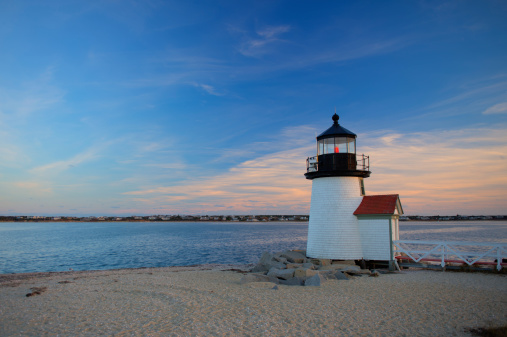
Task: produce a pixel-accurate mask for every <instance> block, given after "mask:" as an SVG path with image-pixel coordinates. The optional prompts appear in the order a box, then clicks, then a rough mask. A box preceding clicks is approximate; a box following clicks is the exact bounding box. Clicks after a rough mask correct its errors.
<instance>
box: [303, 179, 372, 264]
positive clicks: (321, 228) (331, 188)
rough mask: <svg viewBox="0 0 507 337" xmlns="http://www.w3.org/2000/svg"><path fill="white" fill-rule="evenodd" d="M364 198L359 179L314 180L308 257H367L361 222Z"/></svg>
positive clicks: (339, 258) (344, 258)
mask: <svg viewBox="0 0 507 337" xmlns="http://www.w3.org/2000/svg"><path fill="white" fill-rule="evenodd" d="M361 200H362V196H361V190H360V183H359V178H358V177H322V178H318V179H313V180H312V199H311V205H310V221H309V225H308V243H307V255H308V256H309V257H314V258H324V259H337V260H341V259H343V260H346V259H361V258H363V252H362V245H361V237H360V235H361V234H360V231H359V226H358V219H357V217H356V216H355V215H354V214H353V213H354V211H355V210H356V208H357V207H358V206H359V204H360V203H361Z"/></svg>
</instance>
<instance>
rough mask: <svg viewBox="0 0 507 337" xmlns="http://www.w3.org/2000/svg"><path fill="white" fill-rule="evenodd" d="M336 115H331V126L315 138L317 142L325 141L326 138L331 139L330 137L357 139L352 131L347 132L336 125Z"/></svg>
mask: <svg viewBox="0 0 507 337" xmlns="http://www.w3.org/2000/svg"><path fill="white" fill-rule="evenodd" d="M339 118H340V117H338V115H337V114H336V113H335V114H334V115H333V122H334V123H333V125H332V126H331V127H330V128H329V129H327V130H326V131H324V132H322V133H321V134H320V135H318V136H317V140H321V139H326V138H332V137H352V138H357V135H356V134H355V133H353V132H352V131H349V130H347V129H345V128H344V127H341V126H340V124H338V119H339Z"/></svg>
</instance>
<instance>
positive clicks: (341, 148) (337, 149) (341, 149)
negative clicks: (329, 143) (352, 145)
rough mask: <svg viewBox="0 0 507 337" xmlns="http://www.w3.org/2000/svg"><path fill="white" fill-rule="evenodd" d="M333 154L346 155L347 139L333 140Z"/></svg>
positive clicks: (337, 138)
mask: <svg viewBox="0 0 507 337" xmlns="http://www.w3.org/2000/svg"><path fill="white" fill-rule="evenodd" d="M334 153H347V138H344V137H336V138H335V139H334Z"/></svg>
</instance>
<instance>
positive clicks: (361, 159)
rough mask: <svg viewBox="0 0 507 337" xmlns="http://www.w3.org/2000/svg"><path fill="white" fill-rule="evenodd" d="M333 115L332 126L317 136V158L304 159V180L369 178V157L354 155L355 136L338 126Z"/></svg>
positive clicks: (336, 118) (335, 116) (336, 119)
mask: <svg viewBox="0 0 507 337" xmlns="http://www.w3.org/2000/svg"><path fill="white" fill-rule="evenodd" d="M338 119H339V117H338V115H337V114H336V113H335V114H334V115H333V125H332V126H331V127H330V128H329V129H327V130H326V131H324V132H323V133H321V134H320V135H319V136H317V156H315V157H310V158H308V159H306V171H307V172H306V173H305V176H306V179H315V178H320V177H362V178H366V177H369V176H370V173H371V172H370V171H369V166H370V163H369V157H368V156H365V155H359V156H357V155H356V138H357V136H356V134H355V133H353V132H351V131H349V130H347V129H345V128H344V127H342V126H340V124H338Z"/></svg>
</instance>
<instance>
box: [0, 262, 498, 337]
mask: <svg viewBox="0 0 507 337" xmlns="http://www.w3.org/2000/svg"><path fill="white" fill-rule="evenodd" d="M231 268H237V267H234V266H223V265H222V266H216V265H215V266H197V267H169V268H153V269H126V270H108V271H88V272H63V273H34V274H12V275H0V336H55V335H59V336H76V335H77V336H97V335H116V336H237V335H242V336H310V335H313V336H350V335H361V336H471V334H470V333H468V332H467V330H466V329H467V328H474V327H489V326H502V325H507V277H506V276H504V275H493V274H482V273H456V272H440V271H423V270H408V271H402V272H398V273H393V274H385V275H381V276H380V277H354V278H352V279H350V280H345V281H339V280H328V281H327V282H326V283H324V284H323V285H322V286H320V287H295V286H284V285H278V286H277V289H273V287H274V284H272V283H263V282H259V283H247V284H240V279H241V277H242V276H243V275H242V274H241V273H238V272H235V271H230V270H229V271H227V269H231ZM29 293H33V296H29V297H27V296H26V295H27V294H29ZM38 293H39V294H38Z"/></svg>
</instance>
